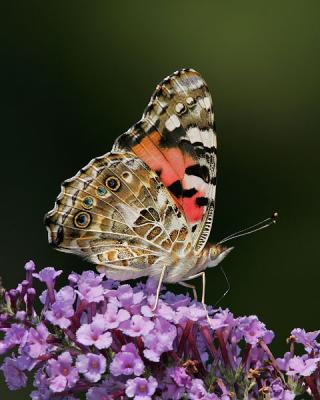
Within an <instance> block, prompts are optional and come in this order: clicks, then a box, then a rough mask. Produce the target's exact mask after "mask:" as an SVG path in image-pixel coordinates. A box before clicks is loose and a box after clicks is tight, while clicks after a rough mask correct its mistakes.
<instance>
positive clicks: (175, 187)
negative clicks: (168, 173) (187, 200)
mask: <svg viewBox="0 0 320 400" xmlns="http://www.w3.org/2000/svg"><path fill="white" fill-rule="evenodd" d="M168 189H169V190H170V192H171V193H172V194H174V195H175V196H176V197H181V196H182V193H183V189H182V184H181V181H179V180H177V181H175V182H173V183H172V184H171V185H170V186H168Z"/></svg>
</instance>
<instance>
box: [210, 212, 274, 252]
mask: <svg viewBox="0 0 320 400" xmlns="http://www.w3.org/2000/svg"><path fill="white" fill-rule="evenodd" d="M278 216H279V215H278V213H277V212H274V213H273V214H272V215H271V217H269V218H266V219H264V220H263V221H260V222H258V223H257V224H254V225H252V226H249V227H248V228H245V229H241V230H240V231H238V232H235V233H233V234H232V235H229V236H227V237H225V238H224V239H222V240H220V241H219V242H218V243H217V244H218V245H220V244H223V243H225V242H228V241H229V240H231V239H235V238H238V237H241V236H246V235H250V234H251V233H254V232H257V231H260V230H261V229H265V228H268V227H269V226H271V225H273V224H275V223H276V222H277V219H278Z"/></svg>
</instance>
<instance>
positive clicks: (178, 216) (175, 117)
mask: <svg viewBox="0 0 320 400" xmlns="http://www.w3.org/2000/svg"><path fill="white" fill-rule="evenodd" d="M216 151H217V141H216V134H215V131H214V115H213V108H212V100H211V95H210V93H209V90H208V87H207V85H206V83H205V81H204V80H203V78H202V77H201V76H200V74H199V73H197V72H196V71H194V70H192V69H182V70H180V71H177V72H175V73H173V74H172V75H170V76H168V77H167V78H165V79H164V80H163V81H162V82H161V83H160V84H159V85H158V86H157V88H156V91H155V92H154V94H153V96H152V97H151V100H150V102H149V104H148V106H147V108H146V110H145V112H144V114H143V116H142V119H141V120H140V121H139V122H137V123H136V124H135V125H134V126H133V127H131V128H130V129H129V130H128V131H127V132H125V133H124V134H122V135H121V136H120V137H119V138H118V139H117V140H116V142H115V144H114V146H113V148H112V150H111V152H110V153H107V154H105V155H103V156H101V157H98V158H95V159H93V160H92V161H91V162H90V163H89V164H88V165H87V166H86V167H84V168H82V169H81V170H80V171H79V172H78V174H77V175H76V176H74V177H73V178H71V179H68V180H66V181H65V182H64V183H63V184H62V190H61V193H60V195H59V196H58V198H57V201H56V204H55V207H54V209H53V210H52V211H50V212H49V213H48V214H47V216H46V221H45V222H46V226H47V230H48V234H49V242H50V243H51V244H52V245H53V246H54V247H56V248H57V249H58V250H60V251H64V252H70V253H75V254H78V255H80V256H82V257H85V258H86V259H87V260H88V261H90V262H92V263H94V264H96V265H97V269H98V271H99V272H103V273H105V274H106V276H107V277H110V278H112V279H116V280H126V279H135V278H138V277H142V276H154V277H156V278H158V279H159V286H158V294H159V290H160V285H161V282H171V283H174V282H178V283H181V284H183V285H184V286H187V287H192V288H193V289H194V287H193V286H192V285H188V284H186V283H184V281H187V280H190V279H193V278H195V277H197V276H202V278H203V285H205V273H204V271H205V269H206V268H210V267H214V266H216V265H217V264H218V263H220V262H221V260H222V259H223V258H224V257H225V256H226V255H227V254H228V253H229V252H230V250H231V248H227V247H223V246H221V245H213V244H206V243H207V240H208V236H209V234H210V230H211V226H212V221H213V213H214V206H215V192H216V170H217V164H216V160H217V158H216ZM157 299H158V296H157ZM203 299H204V290H203Z"/></svg>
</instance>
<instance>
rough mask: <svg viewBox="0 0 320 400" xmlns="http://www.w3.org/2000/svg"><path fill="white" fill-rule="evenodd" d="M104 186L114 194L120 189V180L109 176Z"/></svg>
mask: <svg viewBox="0 0 320 400" xmlns="http://www.w3.org/2000/svg"><path fill="white" fill-rule="evenodd" d="M106 186H107V188H109V189H110V190H112V191H113V192H116V191H117V190H118V189H119V188H120V180H119V179H118V178H117V177H115V176H109V178H107V179H106Z"/></svg>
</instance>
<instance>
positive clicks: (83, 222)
mask: <svg viewBox="0 0 320 400" xmlns="http://www.w3.org/2000/svg"><path fill="white" fill-rule="evenodd" d="M73 221H74V224H75V226H76V227H77V228H86V227H87V226H89V225H90V222H91V215H90V214H89V213H87V212H84V211H80V212H79V213H78V214H76V215H75V217H74V220H73Z"/></svg>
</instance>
